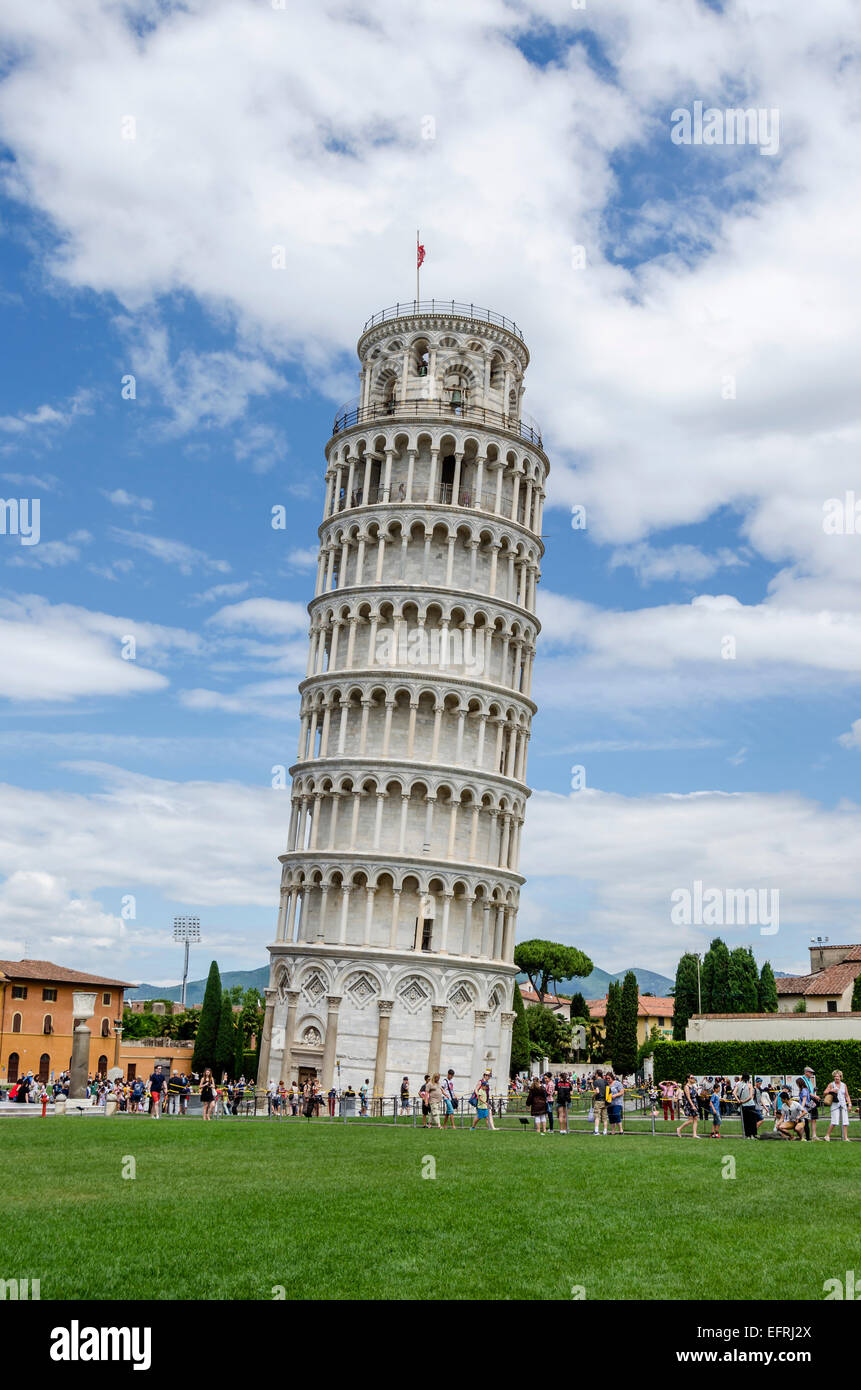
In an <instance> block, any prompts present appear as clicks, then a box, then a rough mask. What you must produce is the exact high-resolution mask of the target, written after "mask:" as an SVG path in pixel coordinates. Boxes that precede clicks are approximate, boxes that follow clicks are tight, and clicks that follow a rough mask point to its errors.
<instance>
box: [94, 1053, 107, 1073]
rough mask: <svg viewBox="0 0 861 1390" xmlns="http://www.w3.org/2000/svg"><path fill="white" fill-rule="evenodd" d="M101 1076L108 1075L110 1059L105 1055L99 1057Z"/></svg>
mask: <svg viewBox="0 0 861 1390" xmlns="http://www.w3.org/2000/svg"><path fill="white" fill-rule="evenodd" d="M96 1070H97V1072H98V1073H99V1076H106V1075H107V1070H108V1059H107V1057H105V1056H102V1057H100V1058H99V1065H98V1067H97V1068H96Z"/></svg>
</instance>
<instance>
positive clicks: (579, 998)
mask: <svg viewBox="0 0 861 1390" xmlns="http://www.w3.org/2000/svg"><path fill="white" fill-rule="evenodd" d="M571 1017H572V1018H582V1019H585V1021H586V1022H587V1023H588V1022H589V1005H588V1004H587V1003H586V1000H585V999H584V998H583V995H582V994H572V995H571Z"/></svg>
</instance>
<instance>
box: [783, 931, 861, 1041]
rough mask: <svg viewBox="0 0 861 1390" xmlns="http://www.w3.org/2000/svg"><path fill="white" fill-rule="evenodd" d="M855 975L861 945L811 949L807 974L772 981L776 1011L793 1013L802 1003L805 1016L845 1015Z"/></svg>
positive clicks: (860, 960)
mask: <svg viewBox="0 0 861 1390" xmlns="http://www.w3.org/2000/svg"><path fill="white" fill-rule="evenodd" d="M858 975H861V945H856V946H831V945H827V944H819V945H816V946H811V947H810V973H809V974H808V975H787V976H783V977H781V978H780V979H778V980H776V982H775V983H776V984H777V1007H778V1010H779V1012H780V1013H794V1012H795V1010H796V1008H797V1006H798V1004H799V1003H800V1002H801V1000H803V1001H804V1010H805V1012H806V1013H829V1014H837V1013H846V1012H848V1011H849V1010H850V1009H851V1008H852V990H853V988H854V985H855V980H856V977H857V976H858ZM799 1036H801V1035H799ZM846 1036H847V1037H853V1036H854V1034H846Z"/></svg>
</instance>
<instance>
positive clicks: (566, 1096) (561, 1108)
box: [556, 1071, 571, 1134]
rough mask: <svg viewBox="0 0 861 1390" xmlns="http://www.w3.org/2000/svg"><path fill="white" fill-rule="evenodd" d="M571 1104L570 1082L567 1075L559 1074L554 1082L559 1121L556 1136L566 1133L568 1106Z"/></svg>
mask: <svg viewBox="0 0 861 1390" xmlns="http://www.w3.org/2000/svg"><path fill="white" fill-rule="evenodd" d="M570 1104H571V1082H570V1081H569V1080H568V1073H567V1072H564V1071H563V1072H561V1073H560V1076H559V1080H558V1081H557V1082H556V1117H557V1119H558V1120H559V1128H558V1130H557V1131H556V1132H557V1134H567V1133H568V1106H569V1105H570Z"/></svg>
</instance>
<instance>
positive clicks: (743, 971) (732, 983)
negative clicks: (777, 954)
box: [721, 946, 747, 1014]
mask: <svg viewBox="0 0 861 1390" xmlns="http://www.w3.org/2000/svg"><path fill="white" fill-rule="evenodd" d="M746 954H747V953H746V951H745V949H744V947H743V946H736V948H735V950H734V951H730V953H729V968H728V970H727V990H726V992H727V1007H726V1009H724V1010H722V1011H721V1012H724V1013H728V1014H742V1013H744V1012H745V1008H744V991H745V984H746V980H747V962H746V960H745V956H746Z"/></svg>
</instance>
